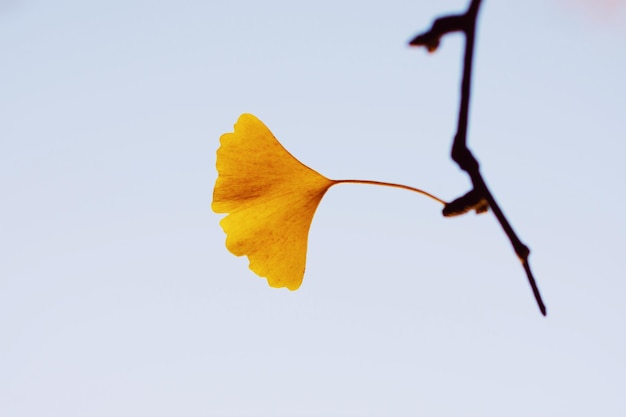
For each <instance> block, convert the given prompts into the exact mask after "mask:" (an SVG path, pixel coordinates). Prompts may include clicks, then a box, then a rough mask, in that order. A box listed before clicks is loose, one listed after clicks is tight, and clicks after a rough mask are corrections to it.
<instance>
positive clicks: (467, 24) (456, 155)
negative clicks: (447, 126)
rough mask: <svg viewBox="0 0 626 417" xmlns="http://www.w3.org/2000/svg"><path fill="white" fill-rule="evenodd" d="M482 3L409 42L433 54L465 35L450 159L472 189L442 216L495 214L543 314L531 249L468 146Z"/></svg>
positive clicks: (443, 19)
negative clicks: (445, 41) (445, 40)
mask: <svg viewBox="0 0 626 417" xmlns="http://www.w3.org/2000/svg"><path fill="white" fill-rule="evenodd" d="M480 4H481V0H472V1H471V3H470V6H469V8H468V9H467V11H466V12H465V13H464V14H461V15H452V16H445V17H441V18H438V19H436V20H435V22H434V23H433V25H432V27H431V28H430V30H429V31H427V32H425V33H423V34H421V35H418V36H416V37H415V38H414V39H413V40H411V42H410V43H409V44H410V45H411V46H424V47H426V48H427V49H428V51H429V52H433V51H435V50H436V49H437V47H438V46H439V41H440V39H441V37H442V36H444V35H446V34H448V33H452V32H458V31H461V32H463V33H464V34H465V39H466V41H465V58H464V61H463V79H462V82H461V105H460V110H459V121H458V126H457V133H456V136H455V137H454V143H453V145H452V153H451V156H452V159H453V160H454V161H455V162H456V163H457V164H458V165H459V167H460V168H461V169H462V170H463V171H465V172H467V174H468V175H469V177H470V179H471V180H472V185H473V187H474V188H473V189H472V190H471V191H470V192H469V193H467V194H465V195H464V196H462V197H459V198H458V199H456V200H454V201H453V202H451V203H449V204H448V205H446V207H445V208H444V209H443V214H444V216H455V215H459V214H463V213H466V212H468V211H470V210H476V212H477V213H481V212H484V211H486V210H487V208H488V207H491V209H492V210H493V213H494V215H495V216H496V218H497V219H498V221H499V222H500V225H501V226H502V229H503V230H504V232H505V233H506V235H507V236H508V238H509V240H510V241H511V244H512V245H513V249H514V250H515V253H516V254H517V256H518V258H519V259H520V261H521V262H522V266H523V267H524V271H526V276H527V277H528V282H529V284H530V286H531V288H532V291H533V294H534V296H535V299H536V300H537V304H538V306H539V310H541V314H543V315H544V316H545V315H546V306H545V304H544V303H543V300H542V299H541V294H540V293H539V288H537V284H536V282H535V278H534V277H533V274H532V271H531V269H530V264H529V263H528V255H529V254H530V250H529V249H528V247H527V246H526V245H525V244H523V243H522V241H521V240H520V239H519V238H518V237H517V234H515V232H514V231H513V228H512V227H511V224H510V223H509V221H508V220H507V219H506V217H505V216H504V213H503V212H502V210H501V209H500V207H499V206H498V203H496V200H495V199H494V197H493V195H492V194H491V192H490V191H489V188H487V184H486V183H485V180H484V179H483V177H482V175H481V174H480V165H479V164H478V161H477V160H476V158H474V155H473V154H472V152H471V151H470V150H469V148H468V147H467V124H468V119H469V104H470V87H471V77H472V64H473V57H474V40H475V35H476V18H477V16H478V10H479V9H480Z"/></svg>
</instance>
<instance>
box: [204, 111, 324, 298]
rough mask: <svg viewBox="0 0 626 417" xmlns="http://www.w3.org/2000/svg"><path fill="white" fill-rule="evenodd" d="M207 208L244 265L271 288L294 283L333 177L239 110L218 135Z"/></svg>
mask: <svg viewBox="0 0 626 417" xmlns="http://www.w3.org/2000/svg"><path fill="white" fill-rule="evenodd" d="M220 144H221V146H220V148H219V149H218V151H217V171H218V173H219V176H218V178H217V181H216V183H215V189H214V192H213V205H212V208H213V211H215V212H216V213H229V214H228V216H226V217H225V218H224V219H222V221H221V223H220V224H221V226H222V228H223V229H224V231H225V232H226V234H227V239H226V247H227V248H228V250H230V251H231V252H232V253H233V254H235V255H237V256H242V255H247V256H248V259H249V260H250V269H252V270H253V271H254V272H255V273H257V274H258V275H259V276H262V277H266V278H267V281H268V283H269V284H270V285H271V286H272V287H287V288H289V289H290V290H295V289H297V288H298V287H300V284H301V283H302V278H303V276H304V269H305V264H306V252H307V240H308V234H309V228H310V226H311V222H312V220H313V215H314V214H315V210H316V209H317V206H318V205H319V203H320V201H321V199H322V197H323V196H324V194H325V193H326V191H327V190H328V188H330V187H331V186H332V185H333V184H334V183H335V181H332V180H329V179H328V178H326V177H324V176H323V175H321V174H319V173H317V172H316V171H314V170H312V169H311V168H309V167H307V166H306V165H304V164H302V163H301V162H300V161H298V160H297V159H296V158H294V157H293V156H292V155H291V154H290V153H289V152H287V150H286V149H285V148H283V146H282V145H281V144H280V143H279V142H278V141H277V140H276V138H275V137H274V135H273V134H272V132H270V130H269V129H268V128H267V127H266V126H265V125H264V124H263V123H262V122H261V121H260V120H259V119H257V118H256V117H255V116H253V115H251V114H243V115H241V117H239V120H238V121H237V123H236V124H235V131H234V132H233V133H227V134H225V135H222V137H221V138H220Z"/></svg>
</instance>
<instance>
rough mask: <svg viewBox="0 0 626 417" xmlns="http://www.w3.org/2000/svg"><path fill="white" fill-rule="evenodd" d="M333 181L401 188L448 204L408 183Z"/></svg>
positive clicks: (336, 181) (336, 182)
mask: <svg viewBox="0 0 626 417" xmlns="http://www.w3.org/2000/svg"><path fill="white" fill-rule="evenodd" d="M334 182H335V184H367V185H380V186H382V187H392V188H401V189H403V190H408V191H413V192H415V193H418V194H422V195H425V196H426V197H429V198H431V199H433V200H435V201H437V202H438V203H440V204H443V205H444V206H445V205H446V204H448V203H447V202H446V201H444V200H442V199H441V198H439V197H436V196H434V195H432V194H431V193H429V192H427V191H424V190H421V189H419V188H415V187H410V186H408V185H403V184H395V183H391V182H382V181H370V180H334Z"/></svg>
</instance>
